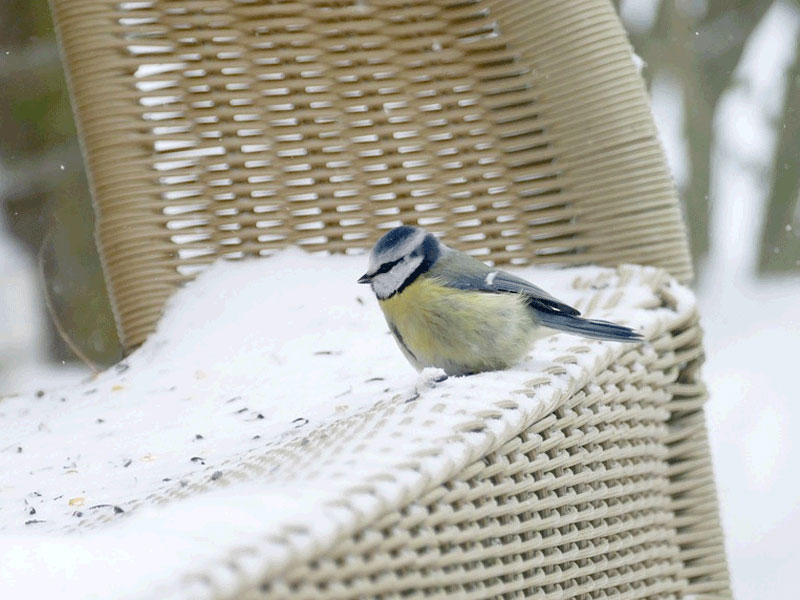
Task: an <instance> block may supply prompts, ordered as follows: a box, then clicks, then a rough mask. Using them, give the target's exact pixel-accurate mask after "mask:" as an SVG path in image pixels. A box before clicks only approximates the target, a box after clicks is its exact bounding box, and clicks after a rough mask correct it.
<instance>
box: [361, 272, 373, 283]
mask: <svg viewBox="0 0 800 600" xmlns="http://www.w3.org/2000/svg"><path fill="white" fill-rule="evenodd" d="M371 281H372V277H370V276H369V275H367V274H366V273H364V274H363V275H362V276H361V277H359V278H358V283H369V282H371Z"/></svg>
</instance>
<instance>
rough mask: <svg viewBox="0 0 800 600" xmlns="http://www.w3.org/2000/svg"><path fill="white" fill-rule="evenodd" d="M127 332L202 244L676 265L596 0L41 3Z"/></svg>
mask: <svg viewBox="0 0 800 600" xmlns="http://www.w3.org/2000/svg"><path fill="white" fill-rule="evenodd" d="M52 4H53V9H54V14H55V18H56V23H57V26H58V31H59V34H60V39H61V43H62V46H63V50H64V56H65V61H66V64H67V70H68V75H69V79H70V83H71V88H72V94H73V98H74V105H75V108H76V112H77V116H78V122H79V127H80V130H81V134H82V139H83V144H84V150H85V154H86V157H87V161H88V166H89V170H90V175H91V181H92V187H93V194H94V200H95V206H96V211H97V215H98V240H99V246H100V249H101V254H102V259H103V263H104V267H105V269H106V275H107V280H108V282H109V287H110V291H111V295H112V299H113V302H114V305H115V310H116V314H117V319H118V323H119V325H120V329H121V333H122V337H123V340H124V343H125V344H126V345H128V346H132V345H136V344H138V343H141V342H142V341H143V340H144V339H145V337H146V336H147V334H148V333H150V332H151V331H152V330H153V328H154V326H155V322H156V320H157V319H158V317H159V315H160V313H161V310H162V307H163V304H164V302H165V301H166V300H167V298H168V297H169V295H170V294H171V292H172V291H173V290H174V288H175V286H177V285H178V284H179V283H180V282H181V281H183V280H185V279H186V278H188V277H190V276H191V275H192V274H193V273H194V272H196V271H197V269H198V268H200V267H201V266H202V265H205V264H208V263H210V262H211V261H213V260H214V259H215V258H216V257H219V256H223V257H230V258H240V257H245V256H252V255H267V254H270V253H272V252H274V251H275V250H276V249H278V248H280V247H282V246H284V245H287V244H289V243H295V244H299V245H301V246H303V247H305V248H307V249H308V250H312V251H341V252H347V251H354V250H360V249H363V248H365V247H368V246H369V245H370V244H372V243H373V242H374V240H375V239H376V237H377V236H378V235H380V233H381V231H382V230H385V229H387V228H390V227H392V226H394V225H397V224H399V223H401V222H403V223H417V224H421V225H424V226H426V227H428V228H430V229H432V230H434V231H437V232H440V233H442V234H443V235H444V237H445V239H446V240H447V241H448V242H449V243H451V244H453V245H455V246H457V247H459V248H462V249H465V250H468V251H471V252H473V253H475V254H476V255H478V256H480V257H481V258H483V259H486V260H493V261H495V262H497V263H513V264H525V263H530V262H534V263H556V264H574V263H583V262H598V263H604V264H616V263H620V262H639V263H648V264H653V265H658V266H662V267H665V268H667V269H668V270H669V271H670V272H672V273H673V274H674V275H675V276H677V277H678V278H679V279H681V280H684V281H685V280H687V279H689V278H690V277H691V266H690V261H689V255H688V249H687V246H686V241H685V235H684V228H683V225H682V222H681V218H680V211H679V207H678V204H677V200H676V196H675V192H674V189H673V186H672V183H671V181H670V177H669V175H668V172H667V169H666V166H665V162H664V158H663V153H662V150H661V148H660V146H659V143H658V141H657V138H656V133H655V129H654V126H653V122H652V118H651V115H650V112H649V109H648V105H647V98H646V94H645V91H644V88H643V85H642V82H641V79H640V77H639V75H638V73H637V72H636V67H635V65H634V63H633V60H632V56H631V52H630V49H629V46H628V43H627V41H626V38H625V35H624V32H623V30H622V28H621V26H620V24H619V21H618V19H617V17H616V15H615V14H614V12H613V8H612V6H611V4H610V2H608V0H572V1H570V2H554V1H552V0H441V1H434V0H428V1H414V0H406V1H400V0H297V1H294V2H283V1H278V0H275V1H269V0H137V1H129V2H126V1H120V0H81V1H80V2H76V1H74V0H52Z"/></svg>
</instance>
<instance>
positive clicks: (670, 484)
mask: <svg viewBox="0 0 800 600" xmlns="http://www.w3.org/2000/svg"><path fill="white" fill-rule="evenodd" d="M661 294H662V296H661V297H662V300H663V301H664V302H665V305H669V304H671V303H672V301H673V299H672V298H670V294H669V291H668V289H667V288H662V289H661ZM701 342H702V333H701V331H700V329H699V327H698V323H697V313H696V312H695V311H692V312H690V313H688V314H685V315H682V316H681V317H680V318H679V319H676V320H675V321H674V322H673V323H671V325H670V330H669V331H666V332H665V333H664V334H663V335H661V336H659V337H658V338H657V339H655V340H653V342H652V346H653V348H655V349H656V351H657V353H656V355H655V356H653V355H648V354H644V353H642V352H641V351H640V350H638V349H633V350H630V351H628V352H626V353H625V354H624V355H623V356H622V357H621V358H620V359H619V360H618V361H616V362H614V363H613V364H611V365H609V367H608V368H607V369H604V370H603V371H602V372H601V373H599V374H598V375H597V376H596V377H595V378H593V379H592V380H591V382H590V383H588V384H586V385H585V386H583V387H581V388H580V389H577V390H575V391H574V393H572V394H571V395H568V396H565V397H564V398H563V400H562V402H561V403H560V404H559V406H558V407H557V408H556V409H555V410H554V411H552V412H551V413H549V414H547V415H545V416H543V417H542V418H540V419H538V420H536V421H535V422H533V423H531V424H530V425H529V426H528V427H527V428H525V429H524V430H523V431H521V432H520V433H519V434H518V435H516V436H514V437H513V438H511V439H510V440H507V441H504V442H503V443H502V444H500V445H499V446H497V447H496V448H494V449H493V450H492V451H490V452H489V453H488V454H486V455H485V456H484V457H482V458H481V459H480V460H477V461H475V462H474V463H472V464H471V465H469V466H468V467H467V468H465V469H464V470H463V471H461V472H460V473H459V474H458V475H456V476H455V477H453V478H452V479H450V480H448V481H447V482H445V483H444V484H443V485H437V486H435V487H432V488H431V489H430V490H429V491H428V492H427V493H425V494H423V495H422V496H421V497H419V498H416V499H414V500H413V501H412V502H410V503H408V504H406V505H404V506H402V507H401V508H400V509H399V510H394V511H391V512H388V513H387V514H385V515H384V517H383V518H382V519H380V520H378V521H377V522H374V523H370V524H368V525H367V526H365V527H363V528H361V529H359V530H358V531H356V532H355V533H354V534H353V535H352V536H350V537H347V538H344V539H340V540H338V542H337V544H336V545H335V547H333V548H330V549H328V550H327V551H323V552H320V553H319V554H318V555H317V556H312V557H308V556H303V557H298V559H297V561H296V564H295V566H294V567H293V568H291V569H289V570H288V571H285V572H282V573H271V575H270V576H268V577H267V578H266V579H265V580H264V581H262V582H261V584H260V585H259V586H258V587H254V588H252V589H250V591H249V592H247V593H245V594H244V595H243V596H241V597H244V598H247V599H249V600H255V599H258V598H320V599H322V598H326V599H327V598H330V599H333V598H362V597H379V598H452V597H458V598H474V599H476V600H478V599H483V598H541V599H548V600H551V599H556V598H627V599H634V598H685V597H688V596H693V597H695V598H698V599H710V598H730V597H731V595H730V589H729V584H728V573H727V565H726V562H725V555H724V550H723V548H722V533H721V530H720V526H719V519H718V515H717V505H716V493H715V489H714V484H713V477H712V473H711V465H710V461H709V454H708V447H707V440H706V433H705V423H704V415H703V410H702V405H703V403H704V402H705V400H706V397H707V396H706V392H705V388H704V386H703V384H702V383H701V382H700V381H699V380H698V368H699V366H700V364H701V363H702V359H703V354H702V347H701ZM571 360H572V359H571V358H570V357H569V356H568V355H567V356H565V357H564V358H563V361H564V362H565V363H570V362H571ZM551 374H552V375H558V374H559V373H558V369H555V370H554V371H553V372H552V373H551ZM546 383H547V378H543V379H541V381H538V382H537V381H532V382H531V383H530V388H531V391H530V393H535V390H536V387H537V385H540V384H541V385H544V384H546ZM497 417H498V415H497V414H494V415H493V414H492V413H491V411H487V413H486V414H485V415H484V416H483V418H484V419H487V420H491V419H492V418H497ZM472 427H473V428H474V429H475V430H480V429H481V428H482V427H485V425H482V424H481V421H480V420H476V422H475V423H474V424H473V425H472Z"/></svg>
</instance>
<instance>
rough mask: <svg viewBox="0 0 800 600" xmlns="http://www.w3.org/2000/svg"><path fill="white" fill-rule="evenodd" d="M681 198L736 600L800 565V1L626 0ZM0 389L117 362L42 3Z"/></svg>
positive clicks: (5, 49)
mask: <svg viewBox="0 0 800 600" xmlns="http://www.w3.org/2000/svg"><path fill="white" fill-rule="evenodd" d="M615 4H616V5H617V7H618V9H619V11H620V15H621V16H622V19H623V21H624V23H625V25H626V27H627V29H628V31H629V33H630V35H631V41H632V43H633V46H634V48H635V50H636V52H637V53H638V55H639V56H640V57H641V58H642V59H643V61H644V63H645V65H644V70H643V75H644V76H645V78H646V79H647V82H648V85H649V88H650V91H651V95H652V100H653V110H654V113H655V116H656V121H657V124H658V127H659V130H660V132H661V136H662V140H663V143H664V146H665V149H666V152H667V155H668V159H669V161H670V165H671V167H672V170H673V174H674V177H675V181H676V184H677V185H678V187H679V189H680V190H681V196H682V198H683V199H684V204H685V205H684V209H685V213H686V215H687V220H688V224H689V228H690V235H691V240H692V247H693V251H694V255H695V258H696V266H697V272H698V278H697V282H696V286H695V287H696V289H697V293H698V295H699V298H700V304H701V308H702V312H703V318H704V324H705V328H706V332H707V350H708V361H707V365H706V368H705V377H706V381H707V383H708V385H709V387H710V388H711V394H712V399H711V402H710V404H709V407H708V418H709V427H710V435H711V442H712V450H713V452H714V460H715V467H716V475H717V481H718V486H719V493H720V497H721V503H722V518H723V523H724V526H725V528H726V533H727V548H728V553H729V559H730V565H731V571H732V578H733V585H734V592H735V594H736V596H737V597H738V598H767V599H786V600H789V599H792V600H793V599H794V598H797V597H798V594H797V590H796V589H795V588H796V586H795V584H794V583H793V580H794V578H793V576H794V575H795V574H796V568H797V567H798V566H800V564H798V562H797V558H796V554H797V548H798V546H799V543H798V540H799V539H800V468H798V465H800V441H798V436H797V432H798V431H800V402H799V401H798V400H800V393H798V387H799V386H798V381H797V376H796V374H797V372H798V368H797V365H798V364H800V45H799V43H798V40H800V2H798V1H797V0H794V1H793V0H740V1H738V2H731V1H730V0H618V1H616V2H615ZM0 282H2V285H0V394H2V393H4V392H11V391H16V390H22V389H38V388H41V387H53V386H59V385H62V384H65V383H68V382H71V381H76V380H79V379H81V378H83V377H85V376H86V374H87V373H88V372H89V370H88V368H87V367H85V366H84V365H83V364H82V363H81V362H79V361H77V360H76V359H75V356H74V353H73V352H71V351H70V349H69V347H68V346H67V345H66V344H65V343H64V342H63V341H62V339H61V337H60V336H59V335H58V334H57V332H56V329H55V326H54V325H53V321H52V319H50V317H49V316H48V310H47V308H46V306H45V294H43V289H44V288H46V289H47V290H48V293H47V297H48V298H49V301H50V304H51V311H52V312H53V313H55V314H56V315H57V316H58V321H59V322H60V326H61V327H62V328H63V329H64V330H66V331H67V332H68V333H69V337H70V338H71V339H72V342H73V343H74V345H76V346H77V347H78V348H79V350H80V352H81V353H83V354H85V355H86V356H87V357H88V358H89V359H90V360H92V361H93V362H95V363H96V364H97V365H99V366H103V365H109V364H111V363H113V362H114V361H115V360H117V359H118V358H119V356H120V351H119V342H118V340H117V338H116V334H115V333H114V328H113V321H112V317H111V312H110V308H109V306H108V300H107V297H106V294H105V290H104V287H103V280H102V274H101V271H100V265H99V261H98V258H97V254H96V251H95V249H94V242H93V238H92V212H91V204H90V201H89V193H88V190H87V185H86V180H85V175H84V172H83V163H82V160H81V156H80V151H79V149H78V145H77V140H76V138H75V130H74V125H73V123H72V118H71V114H70V108H69V101H68V97H67V94H66V89H65V86H64V80H63V74H62V71H61V65H60V63H59V60H58V51H57V48H56V45H55V40H54V37H53V31H52V26H51V24H50V15H49V12H48V8H47V3H46V1H45V0H4V1H3V2H1V3H0Z"/></svg>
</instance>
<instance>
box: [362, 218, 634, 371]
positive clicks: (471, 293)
mask: <svg viewBox="0 0 800 600" xmlns="http://www.w3.org/2000/svg"><path fill="white" fill-rule="evenodd" d="M358 283H362V284H369V285H370V286H371V287H372V291H373V292H374V293H375V295H376V296H377V298H378V303H379V305H380V307H381V309H382V311H383V314H384V317H385V318H386V322H387V324H388V325H389V330H390V331H391V333H392V335H393V336H394V339H395V341H396V342H397V344H398V346H399V347H400V349H401V350H402V352H403V354H404V355H405V357H406V358H407V359H408V361H409V362H410V363H411V365H412V366H413V367H415V368H416V369H417V370H418V371H421V370H422V369H424V368H426V367H436V368H439V369H442V370H444V372H445V373H446V374H447V375H448V376H451V375H452V376H458V375H472V374H475V373H480V372H484V371H495V370H502V369H507V368H509V367H511V366H512V365H514V364H516V363H517V362H519V361H520V360H521V359H522V358H523V357H524V356H525V355H526V354H527V352H528V350H530V348H531V346H532V344H533V341H534V340H535V339H536V338H537V337H541V336H542V334H543V333H547V332H548V330H552V329H556V330H559V331H563V332H566V333H569V334H574V335H579V336H583V337H587V338H595V339H601V340H613V341H617V342H640V341H642V340H643V338H642V336H641V335H640V334H639V333H637V332H636V331H634V330H632V329H630V328H629V327H624V326H622V325H617V324H615V323H610V322H608V321H596V320H592V319H586V318H584V317H582V316H581V313H580V312H579V311H578V310H577V309H575V308H573V307H572V306H569V305H568V304H565V303H564V302H561V301H560V300H558V299H557V298H554V297H553V296H551V295H550V294H549V293H547V292H546V291H544V290H543V289H542V288H540V287H537V286H535V285H534V284H532V283H530V282H529V281H526V280H525V279H522V278H521V277H517V276H516V275H512V274H511V273H507V272H506V271H502V270H500V269H497V268H495V267H491V266H489V265H486V264H484V263H483V262H481V261H480V260H478V259H476V258H474V257H472V256H470V255H469V254H466V253H464V252H461V251H459V250H456V249H453V248H450V247H448V246H446V245H445V244H444V243H442V242H441V241H439V239H438V238H437V237H436V236H435V235H433V234H432V233H429V232H428V231H426V230H425V229H423V228H421V227H415V226H410V225H401V226H399V227H395V228H393V229H391V230H390V231H388V232H387V233H386V234H384V235H383V236H382V237H381V238H380V239H379V240H378V241H377V242H376V243H375V246H374V247H373V248H372V250H371V251H370V253H369V267H368V270H367V272H366V273H364V275H362V276H361V277H360V278H359V279H358Z"/></svg>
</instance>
